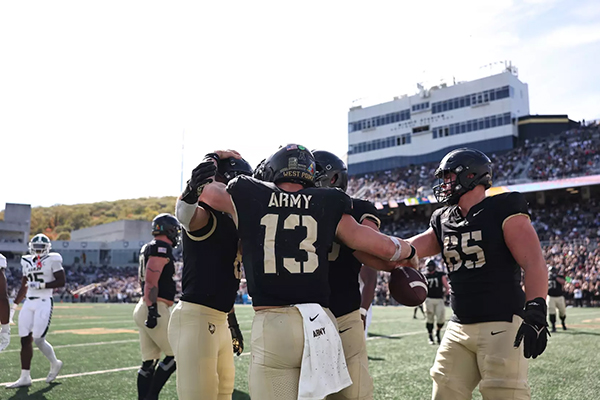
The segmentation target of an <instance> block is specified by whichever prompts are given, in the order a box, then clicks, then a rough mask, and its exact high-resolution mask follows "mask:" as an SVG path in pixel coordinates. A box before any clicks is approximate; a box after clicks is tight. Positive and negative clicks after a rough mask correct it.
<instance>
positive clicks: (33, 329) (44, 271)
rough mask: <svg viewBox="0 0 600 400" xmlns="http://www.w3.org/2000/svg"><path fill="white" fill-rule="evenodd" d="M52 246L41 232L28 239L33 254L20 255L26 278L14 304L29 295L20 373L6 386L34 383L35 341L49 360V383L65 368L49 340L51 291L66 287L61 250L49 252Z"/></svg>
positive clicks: (21, 327) (22, 327)
mask: <svg viewBox="0 0 600 400" xmlns="http://www.w3.org/2000/svg"><path fill="white" fill-rule="evenodd" d="M51 248H52V244H51V243H50V239H49V238H48V237H47V236H46V235H44V234H41V233H40V234H37V235H35V236H34V237H33V238H32V239H31V241H30V242H29V252H30V254H28V255H25V256H23V257H22V258H21V266H22V267H23V279H22V281H21V288H20V289H19V292H18V293H17V297H16V298H15V304H19V303H20V302H21V301H22V300H23V299H24V298H25V296H27V300H25V304H24V305H23V308H22V309H21V312H20V313H19V320H18V325H19V336H20V337H21V376H20V378H19V380H18V381H16V382H15V383H12V384H10V385H8V386H7V388H19V387H23V386H31V374H30V369H31V359H32V358H33V346H32V343H31V342H32V340H33V342H35V344H36V345H37V347H38V348H39V349H40V351H41V352H42V354H44V356H46V358H47V359H48V361H50V372H49V373H48V376H47V377H46V382H48V383H50V382H52V381H54V379H56V376H57V375H58V373H59V372H60V369H61V368H62V364H63V363H62V361H60V360H57V359H56V355H55V354H54V349H53V348H52V346H51V345H50V343H48V342H47V341H46V333H48V328H50V320H51V318H52V307H53V300H52V291H53V289H55V288H59V287H63V286H65V271H64V270H63V266H62V257H61V255H60V254H58V253H50V249H51Z"/></svg>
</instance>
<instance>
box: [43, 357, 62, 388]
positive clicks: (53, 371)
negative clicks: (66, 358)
mask: <svg viewBox="0 0 600 400" xmlns="http://www.w3.org/2000/svg"><path fill="white" fill-rule="evenodd" d="M62 366H63V362H62V361H60V360H56V362H55V363H54V364H52V365H51V366H50V372H48V376H47V377H46V382H47V383H50V382H52V381H54V380H55V379H56V377H57V376H58V373H59V372H60V370H61V369H62Z"/></svg>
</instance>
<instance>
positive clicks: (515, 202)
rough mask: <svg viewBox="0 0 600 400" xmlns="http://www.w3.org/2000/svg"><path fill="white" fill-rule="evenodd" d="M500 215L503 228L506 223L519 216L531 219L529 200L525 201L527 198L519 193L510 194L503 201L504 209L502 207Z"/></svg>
mask: <svg viewBox="0 0 600 400" xmlns="http://www.w3.org/2000/svg"><path fill="white" fill-rule="evenodd" d="M499 213H500V220H501V221H502V226H503V227H504V224H505V223H506V221H508V220H509V219H510V218H512V217H514V216H517V215H525V216H527V218H531V215H530V214H529V209H528V207H527V200H525V196H523V194H522V193H519V192H512V193H509V194H508V196H506V198H505V199H503V207H500V210H499Z"/></svg>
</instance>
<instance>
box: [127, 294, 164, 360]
mask: <svg viewBox="0 0 600 400" xmlns="http://www.w3.org/2000/svg"><path fill="white" fill-rule="evenodd" d="M156 305H157V307H158V314H159V315H160V318H157V320H156V321H157V324H156V326H155V327H154V329H149V328H146V325H144V322H145V321H146V319H147V318H148V307H147V306H146V303H145V302H144V299H143V298H142V299H140V301H139V302H138V303H137V305H136V306H135V309H134V310H133V319H134V321H135V324H136V325H137V326H138V327H139V328H140V329H139V333H140V350H141V351H142V361H148V360H158V359H159V358H160V353H161V352H162V353H165V355H166V356H173V350H171V345H170V344H169V338H168V335H167V327H168V326H169V317H170V315H171V313H170V312H169V307H168V306H167V305H166V304H165V303H163V302H162V301H158V302H157V303H156Z"/></svg>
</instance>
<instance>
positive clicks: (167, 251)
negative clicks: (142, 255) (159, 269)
mask: <svg viewBox="0 0 600 400" xmlns="http://www.w3.org/2000/svg"><path fill="white" fill-rule="evenodd" d="M172 251H173V250H172V249H171V247H170V246H167V245H166V244H163V243H153V244H152V245H150V246H149V252H148V256H149V257H161V258H170V255H171V253H172Z"/></svg>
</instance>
